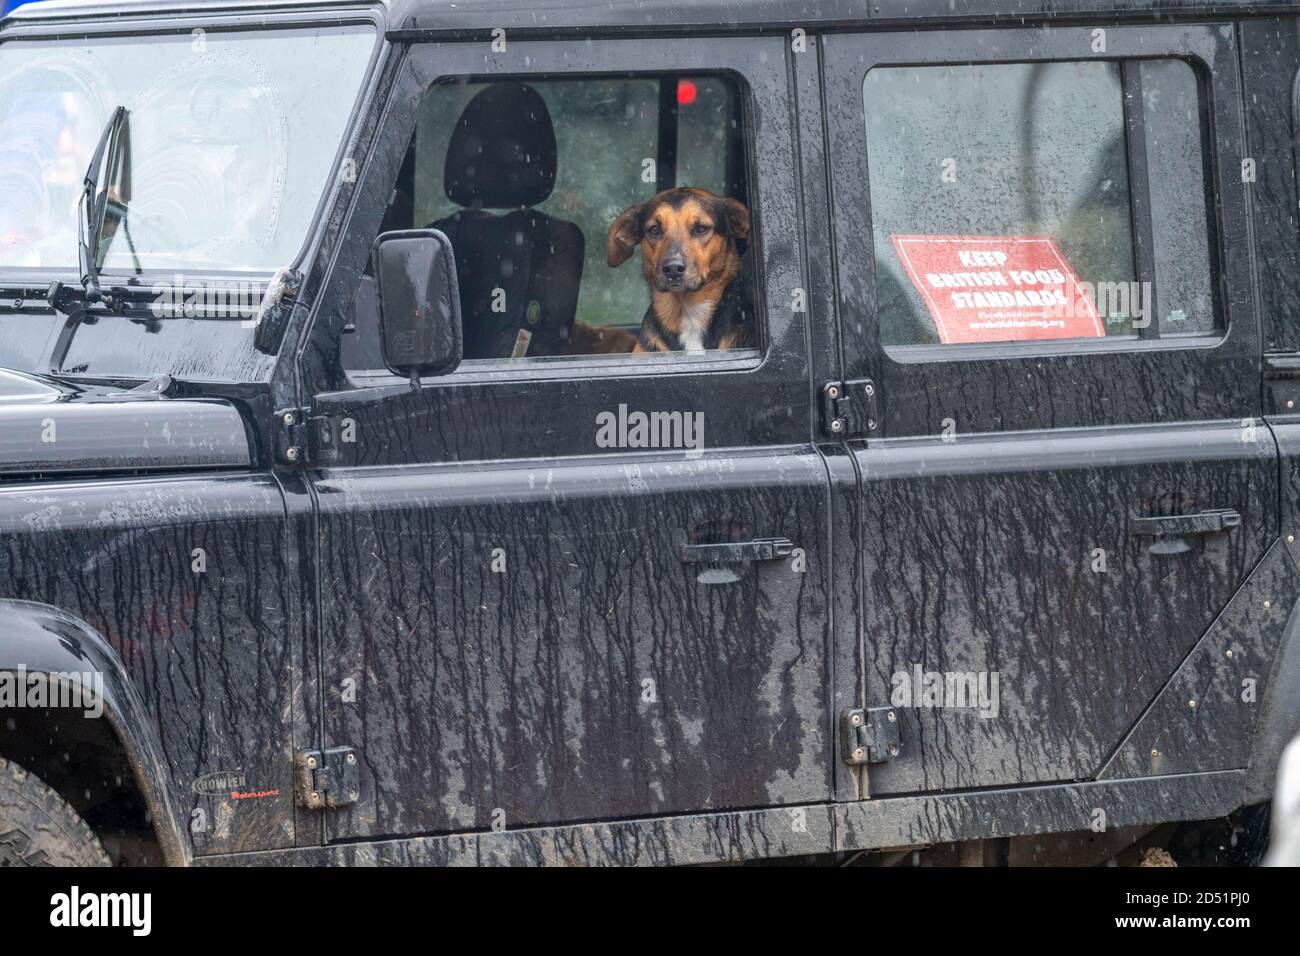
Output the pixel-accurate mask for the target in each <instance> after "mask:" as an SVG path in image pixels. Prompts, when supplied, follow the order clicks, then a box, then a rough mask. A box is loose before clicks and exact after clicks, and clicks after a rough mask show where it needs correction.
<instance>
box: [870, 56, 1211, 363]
mask: <svg viewBox="0 0 1300 956" xmlns="http://www.w3.org/2000/svg"><path fill="white" fill-rule="evenodd" d="M1169 60H1175V61H1178V62H1181V63H1186V64H1187V65H1188V66H1189V67H1190V68H1191V70H1192V73H1193V76H1194V77H1195V81H1196V95H1197V106H1198V112H1199V115H1200V123H1201V125H1200V132H1201V170H1202V177H1203V182H1204V183H1205V185H1206V189H1205V195H1204V200H1205V206H1206V210H1205V212H1206V223H1207V232H1208V233H1209V235H1208V236H1207V237H1206V246H1207V250H1208V252H1209V259H1210V295H1211V300H1212V302H1213V309H1214V317H1215V322H1216V328H1215V330H1214V331H1212V332H1186V333H1183V332H1177V331H1171V330H1165V331H1162V330H1161V319H1160V307H1159V302H1160V288H1159V284H1158V283H1157V281H1156V236H1155V226H1154V214H1153V212H1152V202H1151V187H1150V175H1149V169H1148V162H1147V154H1146V145H1147V144H1146V139H1145V134H1146V125H1145V118H1144V110H1145V104H1144V102H1143V99H1142V78H1141V68H1140V67H1141V64H1142V63H1144V62H1153V61H1154V62H1164V61H1169ZM1094 62H1102V63H1113V64H1115V65H1116V66H1117V67H1118V68H1119V81H1120V107H1121V110H1122V112H1123V124H1124V162H1125V170H1126V173H1127V176H1128V202H1127V206H1128V219H1129V224H1130V229H1131V236H1132V244H1133V262H1132V265H1133V276H1134V281H1136V282H1139V283H1143V282H1145V283H1150V289H1151V321H1150V322H1149V323H1148V324H1147V325H1145V326H1142V327H1139V328H1137V329H1136V332H1135V333H1124V334H1116V335H1105V336H1102V337H1100V338H1061V339H1006V340H1004V341H1000V342H947V343H945V342H938V343H929V342H927V343H902V344H890V343H888V342H884V341H883V339H882V345H883V346H884V348H885V350H886V352H887V353H888V354H889V355H890V356H891V357H892V358H894V359H896V360H897V361H900V362H924V361H944V360H948V359H949V358H951V359H952V360H954V361H961V359H962V356H963V355H965V354H966V353H968V352H971V351H974V350H982V351H983V352H986V353H995V354H996V353H997V352H999V351H1006V352H1007V354H1008V355H1021V354H1023V355H1026V356H1028V355H1039V354H1053V353H1055V352H1057V351H1058V350H1060V347H1061V346H1064V345H1066V344H1077V345H1078V346H1079V347H1080V348H1083V349H1088V350H1097V349H1101V350H1110V351H1115V350H1120V351H1127V350H1131V349H1134V348H1144V347H1153V345H1154V344H1155V343H1158V342H1160V341H1161V340H1163V339H1169V340H1178V341H1182V342H1188V341H1195V342H1196V344H1201V345H1204V344H1209V343H1213V342H1217V341H1219V340H1220V339H1221V338H1223V336H1224V335H1225V334H1226V333H1227V328H1226V314H1225V310H1224V308H1223V302H1222V295H1221V293H1220V282H1219V276H1220V273H1221V269H1222V263H1221V262H1220V261H1219V259H1218V257H1217V255H1216V250H1217V249H1218V248H1219V241H1218V223H1217V221H1216V219H1215V209H1214V202H1213V196H1214V194H1213V188H1212V187H1213V178H1212V177H1213V164H1212V152H1213V150H1212V146H1211V144H1212V143H1213V142H1214V126H1213V114H1212V111H1211V110H1210V109H1209V96H1208V76H1207V73H1206V71H1207V69H1208V65H1207V64H1206V63H1204V62H1203V61H1201V60H1199V59H1197V58H1195V57H1190V56H1149V55H1148V56H1141V57H1125V58H1118V57H1111V56H1094V57H1091V58H1086V57H1082V56H1080V57H1073V58H1052V59H1050V60H998V61H996V62H995V63H989V62H987V61H983V60H978V59H974V60H969V59H968V60H933V61H927V62H925V63H908V64H894V63H889V64H885V63H880V64H876V65H874V66H872V67H871V69H870V70H868V71H867V74H866V75H867V76H869V75H870V74H871V72H872V71H874V70H881V69H892V68H898V67H917V68H922V67H936V68H942V67H960V66H974V65H1004V64H1006V65H1018V64H1021V63H1053V64H1055V63H1094ZM865 106H866V104H865V102H864V109H865ZM864 149H865V152H866V155H867V162H868V169H869V168H870V161H871V155H872V144H871V143H870V142H869V141H866V140H865V139H864ZM869 221H870V219H869ZM918 228H919V227H918ZM875 311H876V314H879V302H878V301H877V303H876V308H875ZM931 318H932V317H931ZM945 350H951V353H952V354H951V356H949V355H947V354H942V353H943V351H945ZM936 353H941V354H939V357H938V358H937V359H936V358H930V357H929V356H932V355H935V354H936Z"/></svg>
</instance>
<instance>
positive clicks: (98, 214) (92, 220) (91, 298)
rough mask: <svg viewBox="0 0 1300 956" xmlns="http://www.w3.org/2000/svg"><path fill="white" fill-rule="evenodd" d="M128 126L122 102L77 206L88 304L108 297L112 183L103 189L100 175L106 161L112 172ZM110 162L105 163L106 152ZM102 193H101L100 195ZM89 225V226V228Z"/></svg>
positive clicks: (94, 158)
mask: <svg viewBox="0 0 1300 956" xmlns="http://www.w3.org/2000/svg"><path fill="white" fill-rule="evenodd" d="M125 128H126V107H125V106H119V107H118V108H117V109H115V110H113V115H112V116H110V117H109V118H108V123H107V124H106V125H105V126H104V131H103V132H102V133H101V134H100V135H99V145H98V146H96V147H95V155H94V156H92V157H91V159H90V168H89V169H87V170H86V178H85V181H84V183H83V185H82V189H81V203H80V204H79V205H78V207H77V225H78V228H79V230H80V234H79V235H78V236H77V261H78V264H79V265H80V267H81V287H82V288H83V289H85V290H86V304H87V305H89V304H90V303H92V302H103V301H108V302H109V304H111V299H106V297H105V296H104V293H103V290H102V289H101V288H100V285H99V239H100V234H101V233H102V232H103V229H104V217H105V215H106V214H107V213H108V205H109V199H108V187H107V186H106V187H105V188H104V190H103V192H99V176H100V174H101V173H102V172H103V170H104V168H105V165H106V166H107V169H108V171H109V172H108V174H109V176H112V174H113V173H112V171H113V168H114V164H115V163H116V161H117V155H118V147H119V145H120V144H121V142H122V131H123V130H124V129H125ZM105 153H107V154H108V162H107V164H105V163H104V154H105ZM97 193H98V195H97ZM88 227H89V228H88Z"/></svg>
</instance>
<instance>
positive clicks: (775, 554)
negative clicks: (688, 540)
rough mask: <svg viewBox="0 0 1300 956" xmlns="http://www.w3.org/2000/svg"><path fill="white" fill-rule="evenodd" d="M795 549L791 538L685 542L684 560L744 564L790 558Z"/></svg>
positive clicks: (697, 562)
mask: <svg viewBox="0 0 1300 956" xmlns="http://www.w3.org/2000/svg"><path fill="white" fill-rule="evenodd" d="M792 551H794V542H793V541H791V540H790V539H789V538H755V539H754V540H753V541H728V542H725V543H723V544H683V545H681V556H682V561H684V562H685V563H686V564H742V563H747V562H750V561H774V560H776V559H777V558H788V557H789V556H790V553H791V552H792Z"/></svg>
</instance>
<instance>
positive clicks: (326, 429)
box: [275, 408, 338, 466]
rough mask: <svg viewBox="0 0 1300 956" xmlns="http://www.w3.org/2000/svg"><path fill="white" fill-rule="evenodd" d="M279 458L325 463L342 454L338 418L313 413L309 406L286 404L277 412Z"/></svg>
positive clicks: (292, 462) (293, 463) (288, 461)
mask: <svg viewBox="0 0 1300 956" xmlns="http://www.w3.org/2000/svg"><path fill="white" fill-rule="evenodd" d="M275 417H276V421H277V423H278V425H279V427H278V429H277V431H276V442H275V460H276V461H277V462H279V463H280V464H281V465H289V466H296V465H304V464H306V463H307V462H314V463H321V462H329V461H333V460H334V459H335V458H337V457H338V447H337V445H336V444H335V441H334V422H333V421H332V420H331V419H330V418H329V417H328V416H326V415H312V414H311V409H308V408H282V409H280V410H279V411H278V412H276V413H275Z"/></svg>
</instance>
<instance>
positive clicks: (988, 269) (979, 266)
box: [890, 236, 1106, 343]
mask: <svg viewBox="0 0 1300 956" xmlns="http://www.w3.org/2000/svg"><path fill="white" fill-rule="evenodd" d="M890 239H892V240H893V243H894V248H895V249H897V250H898V257H899V258H900V259H901V260H902V262H903V267H904V268H905V269H906V270H907V276H908V278H909V279H911V280H912V284H913V285H914V286H916V290H917V292H919V293H920V294H921V298H922V299H924V300H925V304H926V306H927V307H928V308H929V309H930V314H931V315H932V316H933V317H934V324H935V326H936V327H937V328H938V331H939V341H941V342H944V343H949V342H1007V341H1015V340H1020V339H1080V338H1098V337H1100V336H1103V335H1105V334H1106V333H1105V331H1104V329H1103V328H1102V324H1101V318H1100V316H1098V314H1097V308H1096V305H1095V304H1094V303H1093V301H1092V297H1091V296H1089V295H1088V294H1087V293H1086V290H1085V288H1084V286H1083V284H1081V283H1080V282H1079V279H1078V277H1077V276H1076V275H1075V274H1074V272H1073V270H1071V268H1070V266H1069V265H1068V264H1067V263H1066V261H1065V257H1064V256H1062V255H1061V251H1060V250H1059V249H1057V248H1056V243H1055V242H1054V241H1053V240H1052V239H1051V238H1049V237H1047V236H890Z"/></svg>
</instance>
